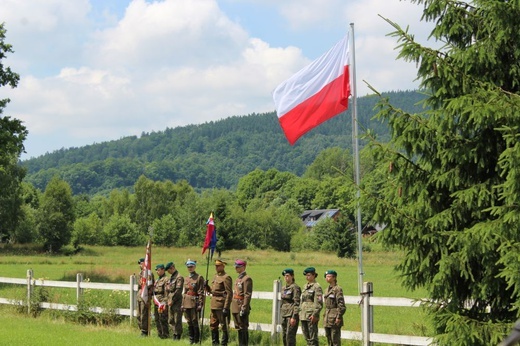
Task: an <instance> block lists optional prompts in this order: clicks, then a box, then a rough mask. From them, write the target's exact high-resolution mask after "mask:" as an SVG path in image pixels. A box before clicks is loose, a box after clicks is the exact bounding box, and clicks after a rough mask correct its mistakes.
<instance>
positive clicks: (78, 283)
mask: <svg viewBox="0 0 520 346" xmlns="http://www.w3.org/2000/svg"><path fill="white" fill-rule="evenodd" d="M82 281H83V274H82V273H77V274H76V304H77V305H78V308H79V302H80V300H81V295H82V294H83V289H82V288H81V282H82Z"/></svg>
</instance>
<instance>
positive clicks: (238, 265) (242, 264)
mask: <svg viewBox="0 0 520 346" xmlns="http://www.w3.org/2000/svg"><path fill="white" fill-rule="evenodd" d="M246 266H247V262H246V261H244V260H241V259H237V260H236V261H235V270H236V272H237V273H239V274H240V273H242V272H243V271H244V270H246Z"/></svg>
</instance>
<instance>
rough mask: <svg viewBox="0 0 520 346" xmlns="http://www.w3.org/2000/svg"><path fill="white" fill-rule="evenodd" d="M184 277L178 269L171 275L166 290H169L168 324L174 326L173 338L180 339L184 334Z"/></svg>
mask: <svg viewBox="0 0 520 346" xmlns="http://www.w3.org/2000/svg"><path fill="white" fill-rule="evenodd" d="M183 287H184V278H183V277H182V276H181V275H179V272H178V271H177V270H176V271H174V272H173V274H172V275H171V276H170V280H168V285H167V286H166V291H167V292H168V324H170V325H171V326H172V331H173V338H174V339H180V338H181V335H182V309H181V306H182V290H183Z"/></svg>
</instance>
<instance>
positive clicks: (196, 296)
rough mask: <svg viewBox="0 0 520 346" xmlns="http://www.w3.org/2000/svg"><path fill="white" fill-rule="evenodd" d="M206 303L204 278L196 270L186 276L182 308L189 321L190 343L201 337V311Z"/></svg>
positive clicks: (197, 340) (196, 341)
mask: <svg viewBox="0 0 520 346" xmlns="http://www.w3.org/2000/svg"><path fill="white" fill-rule="evenodd" d="M203 304H204V278H203V277H202V276H200V275H199V274H197V273H196V272H193V273H191V274H190V275H189V276H186V277H185V278H184V294H183V296H182V310H183V311H184V318H186V321H187V322H188V331H189V335H190V343H198V342H199V338H200V329H199V312H200V311H202V305H203Z"/></svg>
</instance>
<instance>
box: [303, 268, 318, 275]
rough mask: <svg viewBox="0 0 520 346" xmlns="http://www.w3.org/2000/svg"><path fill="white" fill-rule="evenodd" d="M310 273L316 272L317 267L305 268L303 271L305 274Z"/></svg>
mask: <svg viewBox="0 0 520 346" xmlns="http://www.w3.org/2000/svg"><path fill="white" fill-rule="evenodd" d="M309 273H313V274H316V269H314V267H308V268H305V270H304V271H303V275H307V274H309Z"/></svg>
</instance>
